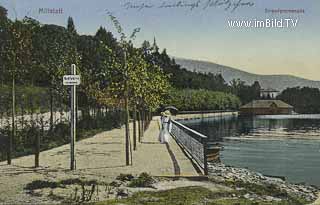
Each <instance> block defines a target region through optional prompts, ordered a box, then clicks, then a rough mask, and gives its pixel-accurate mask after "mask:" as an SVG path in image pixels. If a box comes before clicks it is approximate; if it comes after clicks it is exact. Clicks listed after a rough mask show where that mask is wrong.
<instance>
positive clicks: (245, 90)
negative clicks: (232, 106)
mask: <svg viewBox="0 0 320 205" xmlns="http://www.w3.org/2000/svg"><path fill="white" fill-rule="evenodd" d="M230 87H231V92H232V93H233V94H235V95H236V96H238V97H239V98H240V100H241V102H242V103H243V104H246V103H249V102H251V101H252V100H258V99H259V98H260V90H261V86H260V84H259V82H258V81H255V82H254V83H253V84H252V85H246V83H245V82H244V81H242V80H240V79H234V80H232V81H231V82H230Z"/></svg>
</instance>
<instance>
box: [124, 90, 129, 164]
mask: <svg viewBox="0 0 320 205" xmlns="http://www.w3.org/2000/svg"><path fill="white" fill-rule="evenodd" d="M129 116H130V114H129V103H128V95H126V96H125V129H126V145H125V146H126V165H127V166H128V165H130V156H129V155H130V153H129V141H130V131H129Z"/></svg>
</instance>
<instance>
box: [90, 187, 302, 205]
mask: <svg viewBox="0 0 320 205" xmlns="http://www.w3.org/2000/svg"><path fill="white" fill-rule="evenodd" d="M245 186H246V187H247V188H248V190H245V191H243V192H242V191H234V192H212V191H210V190H209V189H207V188H204V187H198V186H194V187H183V188H176V189H171V190H166V191H159V192H147V191H144V192H138V193H135V194H133V195H132V196H131V197H129V198H126V199H114V200H109V201H104V202H98V203H96V205H116V204H123V205H258V204H259V205H301V204H307V202H306V201H304V200H302V199H299V198H294V197H292V196H289V195H288V197H287V198H283V199H282V201H278V202H277V201H272V202H268V201H261V200H260V201H258V200H249V199H246V198H244V197H243V195H244V194H245V193H255V194H257V195H260V194H261V195H260V196H265V194H266V195H267V194H270V195H271V196H272V195H277V196H278V193H276V191H277V190H276V189H274V188H273V187H272V188H270V187H269V188H265V187H263V186H255V185H248V184H246V185H245ZM273 191H275V192H273ZM232 195H236V196H240V197H237V198H234V197H232ZM270 195H269V196H270Z"/></svg>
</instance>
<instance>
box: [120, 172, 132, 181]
mask: <svg viewBox="0 0 320 205" xmlns="http://www.w3.org/2000/svg"><path fill="white" fill-rule="evenodd" d="M133 178H134V177H133V176H132V174H120V175H119V176H117V178H116V179H117V180H119V181H122V182H124V181H131V180H132V179H133Z"/></svg>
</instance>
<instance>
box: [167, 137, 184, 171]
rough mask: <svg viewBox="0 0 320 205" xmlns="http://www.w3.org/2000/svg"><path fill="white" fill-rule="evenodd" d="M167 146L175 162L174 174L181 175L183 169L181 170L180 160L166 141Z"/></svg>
mask: <svg viewBox="0 0 320 205" xmlns="http://www.w3.org/2000/svg"><path fill="white" fill-rule="evenodd" d="M166 147H167V150H168V153H169V155H170V157H171V160H172V163H173V168H174V174H175V175H180V174H181V171H180V166H179V163H178V160H177V159H176V157H175V156H174V153H173V152H172V150H171V148H170V146H169V144H168V143H166Z"/></svg>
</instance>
